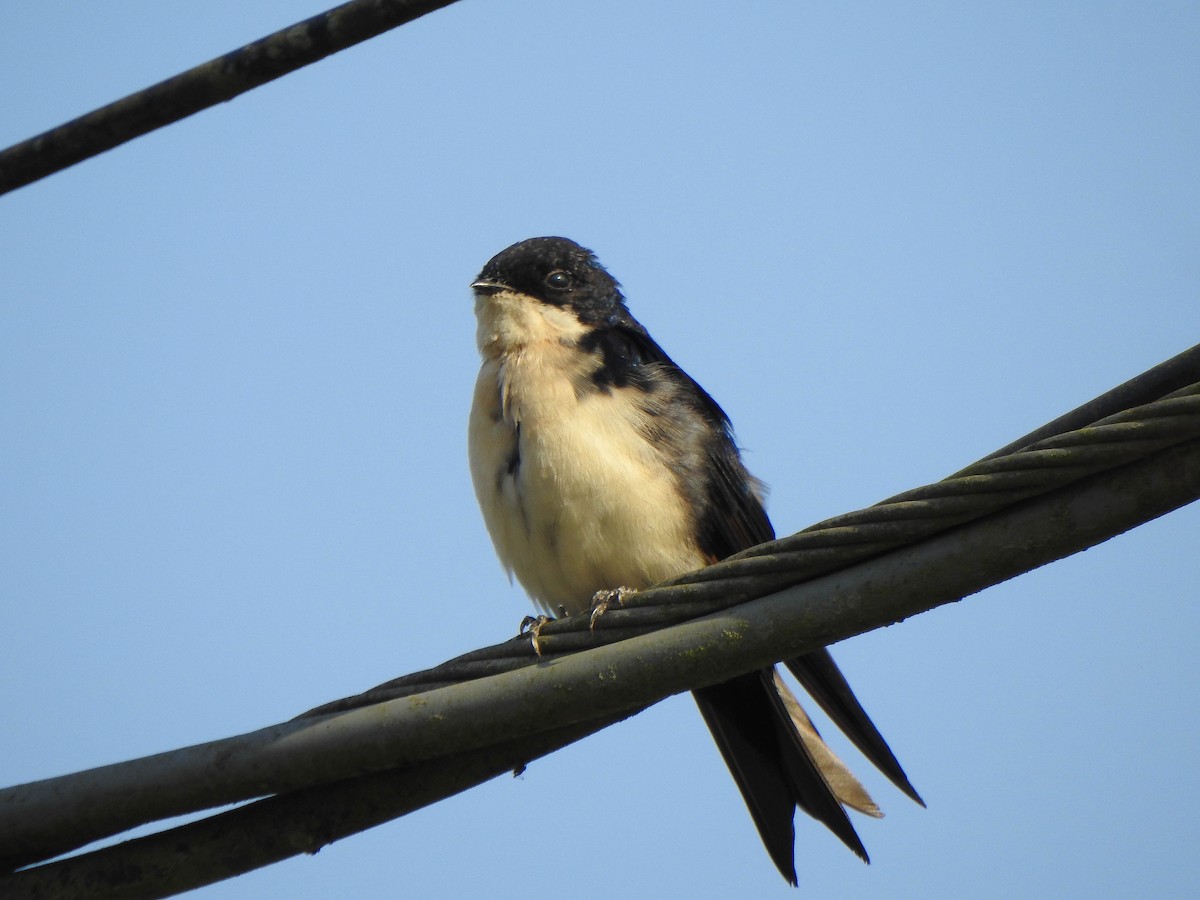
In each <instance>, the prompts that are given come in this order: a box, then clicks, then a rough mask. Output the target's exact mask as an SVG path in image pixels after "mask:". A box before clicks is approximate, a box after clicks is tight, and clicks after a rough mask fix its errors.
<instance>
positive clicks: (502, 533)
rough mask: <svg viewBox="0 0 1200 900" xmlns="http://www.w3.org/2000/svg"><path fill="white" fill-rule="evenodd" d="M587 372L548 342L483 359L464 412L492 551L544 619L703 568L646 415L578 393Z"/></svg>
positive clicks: (618, 395)
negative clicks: (618, 590) (600, 596)
mask: <svg viewBox="0 0 1200 900" xmlns="http://www.w3.org/2000/svg"><path fill="white" fill-rule="evenodd" d="M587 366H588V359H587V357H586V356H583V355H581V354H580V353H579V351H578V350H577V349H576V348H573V347H569V346H566V345H563V344H557V343H551V344H544V345H541V346H539V347H537V348H526V349H525V350H523V351H522V352H520V353H514V354H511V355H508V356H506V357H504V358H503V361H500V360H498V359H489V360H487V361H485V363H484V365H483V368H482V370H481V371H480V373H479V379H478V381H477V383H476V387H475V398H474V403H473V406H472V411H471V423H470V431H469V444H470V453H471V474H472V478H473V480H474V483H475V492H476V495H477V497H478V499H479V504H480V507H481V509H482V510H483V516H484V521H485V522H486V524H487V527H488V531H489V532H490V533H491V536H492V540H493V542H494V543H495V546H496V552H497V554H498V555H499V556H500V560H501V562H502V563H503V564H504V565H505V566H506V567H507V568H508V569H509V571H510V572H512V573H513V574H515V575H516V577H517V579H518V580H519V581H520V582H521V584H522V585H523V586H524V587H525V589H526V590H527V591H528V592H529V594H530V596H531V597H532V598H533V599H534V600H535V601H536V602H537V603H538V604H539V605H541V606H542V607H543V608H545V609H546V610H547V611H550V612H554V613H556V612H557V611H558V607H560V606H562V607H564V608H565V609H566V610H567V611H568V612H579V611H582V610H584V609H587V608H588V605H589V604H590V602H591V598H592V596H593V595H594V594H595V592H596V591H598V590H602V589H605V588H615V587H632V588H642V587H648V586H649V585H651V584H654V583H656V582H659V581H662V580H665V579H667V578H671V577H674V576H676V575H679V574H682V573H683V572H686V571H689V570H691V569H694V568H698V567H699V566H700V565H702V564H703V562H704V560H703V558H702V557H701V555H700V553H699V551H698V550H697V549H696V546H695V540H694V536H693V535H694V527H695V526H694V522H693V520H692V517H691V513H690V511H689V509H688V507H687V503H686V501H685V500H684V498H683V496H682V495H681V493H680V491H679V489H678V485H677V482H676V478H677V476H676V475H675V473H673V472H672V470H671V469H670V468H668V467H667V466H666V464H665V463H664V461H663V458H662V456H661V453H660V452H659V451H658V450H656V449H655V445H654V444H653V443H652V442H650V441H649V440H647V438H646V436H645V435H646V433H647V431H649V430H650V429H648V428H647V424H648V423H647V421H646V420H647V417H649V416H651V415H652V413H651V412H649V411H647V408H646V407H645V405H644V404H642V403H639V402H638V400H639V398H638V396H637V395H638V392H637V391H636V390H635V389H628V390H626V391H622V390H619V389H618V390H613V391H609V392H605V391H598V390H582V391H581V390H579V385H580V384H582V383H584V382H586V379H587V374H586V372H585V371H583V370H584V369H586V368H587Z"/></svg>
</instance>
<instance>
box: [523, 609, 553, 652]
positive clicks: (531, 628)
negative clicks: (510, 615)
mask: <svg viewBox="0 0 1200 900" xmlns="http://www.w3.org/2000/svg"><path fill="white" fill-rule="evenodd" d="M553 621H554V616H526V617H525V618H523V619H522V620H521V630H520V631H518V632H517V633H518V634H528V635H529V642H530V643H531V644H532V645H533V652H534V653H536V654H537V655H538V656H541V655H542V646H541V644H539V643H538V638H539V637H540V636H541V634H542V629H543V628H545V627H546V626H547V625H548V624H550V623H551V622H553Z"/></svg>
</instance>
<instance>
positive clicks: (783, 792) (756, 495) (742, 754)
mask: <svg viewBox="0 0 1200 900" xmlns="http://www.w3.org/2000/svg"><path fill="white" fill-rule="evenodd" d="M607 324H608V327H601V328H597V329H596V330H595V331H593V332H592V333H591V334H589V335H588V337H587V338H585V339H584V342H585V349H589V350H594V351H597V352H599V353H600V354H601V357H602V362H601V366H600V367H599V368H598V369H597V371H596V372H595V374H594V375H593V376H592V381H593V383H594V385H595V386H596V388H597V389H600V390H613V389H626V388H633V389H636V390H641V391H644V392H645V393H647V394H648V395H649V394H652V393H654V392H655V391H657V390H661V389H662V386H661V383H660V380H661V375H662V374H666V375H667V376H668V380H669V382H670V383H671V386H672V389H673V391H674V396H673V397H672V400H673V401H674V402H672V403H670V404H667V405H665V406H664V407H663V408H662V409H661V411H660V413H659V415H660V416H661V417H662V418H663V419H664V421H661V422H659V423H658V424H657V426H656V428H657V431H656V434H655V435H654V436H653V437H654V438H655V439H656V440H661V441H665V442H666V443H668V444H670V445H671V453H670V454H669V456H670V458H671V460H672V461H673V465H675V466H676V467H677V471H678V474H679V475H680V482H681V486H682V487H683V489H684V491H685V492H687V493H688V494H689V495H690V499H691V500H692V508H693V509H695V510H699V514H698V515H697V519H696V540H697V543H698V545H699V547H700V550H701V552H702V553H703V554H704V555H705V556H706V557H708V558H709V559H710V560H712V561H714V562H715V561H717V560H720V559H724V558H725V557H727V556H730V555H732V554H734V553H737V552H738V551H740V550H744V549H746V548H747V547H752V546H754V545H756V544H761V543H763V542H764V541H769V540H772V539H773V538H774V537H775V532H774V529H773V528H772V527H771V522H770V519H768V518H767V514H766V511H765V509H764V508H763V502H762V488H761V485H760V484H759V482H758V481H757V480H756V479H755V478H754V477H753V476H752V475H750V473H749V472H748V471H747V470H746V467H745V465H744V464H743V463H742V458H741V454H740V453H739V452H738V449H737V444H736V443H735V442H734V437H733V432H732V428H731V426H730V423H729V417H728V416H726V415H725V412H724V410H722V409H721V407H720V406H719V405H717V402H716V401H715V400H713V399H712V397H710V396H709V394H708V393H707V392H706V391H705V390H704V388H702V387H701V386H700V385H699V384H697V383H696V382H695V380H693V379H692V378H691V376H689V375H688V374H687V373H686V372H684V371H683V370H682V369H681V368H680V367H679V366H677V365H676V364H675V362H674V361H673V360H672V359H671V358H670V357H669V356H668V355H667V354H666V353H665V352H664V351H663V349H662V348H661V347H660V346H659V345H658V344H657V343H656V342H655V341H654V339H653V338H651V337H650V335H649V334H648V333H647V332H646V329H645V328H643V327H642V325H641V324H640V323H639V322H637V320H635V319H633V317H632V316H629V315H628V313H627V312H623V314H621V315H619V316H614V317H613V318H610V320H609V323H607ZM676 404H679V405H676ZM697 419H699V421H700V422H701V423H702V424H703V427H700V428H697V427H696V422H697ZM788 667H789V668H790V669H791V670H792V672H793V673H795V674H796V676H797V678H798V679H799V680H800V682H801V684H803V685H804V687H805V689H806V690H808V691H809V692H810V693H811V694H812V695H813V697H814V698H815V699H816V700H817V702H818V703H819V704H820V705H821V706H822V708H824V709H825V711H826V713H827V714H828V715H829V716H830V718H831V719H832V720H833V721H834V722H835V723H836V724H837V725H838V727H839V728H841V729H842V730H843V731H845V732H846V733H847V735H848V736H849V737H850V738H851V739H852V740H853V741H854V743H855V744H856V745H857V746H858V747H859V748H860V749H861V750H862V751H863V752H864V754H865V755H866V756H867V758H868V759H870V760H871V761H872V762H873V763H874V764H875V765H876V766H878V767H879V768H880V769H881V770H882V771H883V772H884V773H885V774H886V775H887V776H888V777H889V778H891V779H892V780H893V781H894V782H896V784H898V785H899V786H900V787H901V789H902V790H904V791H905V793H907V794H909V796H911V797H913V798H914V799H915V800H917V801H918V802H920V798H919V797H918V796H917V794H916V791H914V790H913V789H912V785H910V784H909V783H908V779H907V778H906V777H905V776H904V772H903V771H902V770H901V769H900V765H899V763H897V762H896V758H895V756H893V755H892V752H891V750H890V749H889V748H888V746H887V744H886V742H884V740H883V737H882V736H881V735H880V734H879V732H878V730H877V729H876V728H875V726H874V725H873V724H872V723H871V720H870V719H869V718H868V717H867V714H866V713H865V712H864V711H863V709H862V706H861V705H860V704H859V703H858V700H857V699H856V698H855V697H854V694H853V692H852V691H851V690H850V687H849V685H848V684H846V680H845V678H843V677H842V674H841V672H840V671H839V670H838V668H837V665H836V664H835V663H834V661H833V657H832V656H830V654H829V652H828V651H827V650H824V649H822V650H819V651H817V652H815V653H810V654H808V655H806V656H803V657H800V658H799V659H796V660H791V661H789V662H788ZM694 696H695V698H696V703H697V705H698V706H699V707H700V712H701V715H702V716H703V717H704V721H705V723H706V724H707V725H708V728H709V731H710V732H711V733H712V735H713V738H714V740H715V741H716V743H717V747H718V749H719V750H720V751H721V756H722V757H723V758H724V760H725V763H726V765H727V766H728V767H729V771H730V772H731V773H732V774H733V778H734V781H735V782H736V783H737V786H738V789H739V790H740V791H741V793H742V797H743V799H744V800H745V801H746V806H747V807H748V808H749V810H750V815H751V818H753V820H754V824H755V826H756V827H757V828H758V832H759V835H760V837H761V838H762V840H763V844H764V845H765V846H766V849H767V853H768V854H769V855H770V857H771V859H772V861H774V863H775V865H776V866H777V867H778V869H779V871H780V872H781V873H782V874H783V876H784V878H786V879H788V881H789V882H791V883H792V884H795V883H796V870H795V864H794V859H793V855H794V843H795V832H794V828H793V821H792V819H793V816H794V814H795V810H796V807H797V806H799V807H800V809H803V810H804V811H805V812H806V813H808V814H809V815H810V816H812V817H813V818H815V819H817V820H818V821H820V822H821V823H822V824H824V825H825V826H826V827H827V828H829V830H830V831H832V832H833V833H834V834H835V835H837V837H838V838H839V839H841V840H842V842H843V843H845V844H846V846H848V847H849V848H850V849H851V850H853V851H854V852H855V853H857V854H858V855H859V856H860V857H862V859H864V860H866V859H867V853H866V849H865V848H864V847H863V845H862V842H861V841H860V840H859V837H858V835H857V833H856V832H855V831H854V826H853V825H852V824H851V823H850V820H849V818H848V817H847V815H846V812H845V810H844V809H843V807H842V805H841V803H840V802H839V801H838V799H837V797H836V796H835V794H834V792H833V790H832V788H831V787H830V785H829V782H828V780H827V779H826V777H825V776H824V775H822V773H821V769H820V768H819V766H818V765H817V763H816V761H815V760H814V758H813V756H812V755H811V754H810V752H809V751H808V749H807V748H806V747H805V745H804V742H803V740H802V739H801V737H800V734H799V733H798V731H797V729H796V726H795V725H794V724H793V721H792V718H791V716H790V715H789V713H788V711H787V709H786V707H785V704H784V702H783V699H782V698H781V697H780V695H779V692H778V691H777V690H776V689H775V686H774V683H773V670H772V669H763V670H761V671H758V672H751V673H749V674H746V675H743V676H740V677H738V678H734V679H732V680H731V681H727V682H724V683H722V684H718V685H713V686H712V687H707V688H702V689H700V690H698V691H695V692H694Z"/></svg>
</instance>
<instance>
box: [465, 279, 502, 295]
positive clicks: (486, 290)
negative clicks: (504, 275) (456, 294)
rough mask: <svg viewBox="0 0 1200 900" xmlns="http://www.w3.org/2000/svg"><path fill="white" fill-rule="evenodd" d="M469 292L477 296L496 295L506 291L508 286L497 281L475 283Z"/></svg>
mask: <svg viewBox="0 0 1200 900" xmlns="http://www.w3.org/2000/svg"><path fill="white" fill-rule="evenodd" d="M471 290H473V291H474V292H475V293H477V294H498V293H500V292H501V291H505V290H508V285H504V284H501V283H500V282H498V281H476V282H475V283H474V284H472V285H471Z"/></svg>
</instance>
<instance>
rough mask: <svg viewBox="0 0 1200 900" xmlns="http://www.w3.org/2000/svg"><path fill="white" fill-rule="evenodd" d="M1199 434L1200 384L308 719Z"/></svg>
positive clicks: (477, 669) (491, 667)
mask: <svg viewBox="0 0 1200 900" xmlns="http://www.w3.org/2000/svg"><path fill="white" fill-rule="evenodd" d="M1197 436H1200V382H1195V383H1192V384H1189V385H1186V386H1185V387H1183V388H1180V389H1178V390H1175V391H1173V392H1172V393H1170V394H1168V395H1167V396H1166V397H1163V398H1162V399H1160V400H1155V401H1152V402H1150V403H1145V404H1142V405H1140V406H1137V407H1134V408H1132V409H1126V410H1121V411H1120V412H1117V413H1112V414H1109V415H1106V416H1104V417H1103V418H1101V419H1099V420H1097V421H1095V422H1092V423H1091V424H1087V425H1084V426H1083V427H1079V428H1075V429H1073V430H1070V431H1066V432H1063V433H1060V434H1055V435H1052V436H1049V437H1045V438H1042V439H1040V440H1037V441H1035V442H1034V443H1031V444H1029V445H1028V446H1025V447H1022V448H1020V449H1017V450H1014V451H1012V452H1009V453H1007V454H1005V455H1003V456H992V457H987V458H985V459H983V460H980V461H979V462H977V463H974V464H972V465H970V466H968V467H967V468H965V469H963V470H961V471H960V472H958V473H956V474H954V475H952V476H950V477H949V478H946V479H944V480H942V481H938V482H934V483H933V484H928V485H924V486H922V487H918V488H914V489H912V490H908V491H904V492H903V493H900V494H897V495H895V496H894V497H890V498H888V499H887V500H884V501H881V502H880V503H877V504H875V505H874V506H869V507H866V508H865V509H860V510H857V511H855V512H850V513H845V514H843V515H839V516H834V517H833V518H830V519H826V520H824V521H823V522H819V523H817V524H816V525H812V526H810V527H808V528H805V529H803V530H802V531H799V532H797V533H795V534H793V535H790V536H788V537H785V538H780V539H778V540H775V541H771V542H769V543H766V544H760V545H758V546H756V547H752V548H750V549H748V550H745V551H743V552H742V553H739V554H737V555H735V556H732V557H730V558H729V559H727V560H723V561H722V562H719V563H715V564H714V565H711V566H708V567H707V568H704V569H699V570H697V571H695V572H690V573H688V574H687V575H684V576H682V577H680V578H677V579H675V580H674V581H671V582H667V583H666V584H664V585H662V586H659V587H654V588H649V589H647V590H644V591H639V592H636V593H633V594H630V595H627V596H626V597H625V598H624V599H623V601H622V603H621V605H620V606H619V607H617V608H614V609H610V610H608V611H606V612H605V613H604V614H603V615H602V616H599V617H598V618H595V619H593V618H592V617H591V616H590V615H587V614H584V615H576V616H570V617H566V618H562V619H557V620H553V621H550V622H548V623H546V624H544V625H543V626H542V627H540V629H538V631H537V633H536V636H535V637H533V638H531V637H530V636H529V635H518V636H517V637H514V638H511V639H510V640H508V641H505V642H503V643H501V644H496V645H494V646H492V647H485V648H482V649H480V650H475V651H473V652H471V653H467V654H464V655H462V656H459V657H456V658H454V659H452V660H449V661H447V662H445V663H442V664H441V665H439V666H436V667H434V668H432V669H427V670H424V671H422V672H415V673H413V674H411V675H405V676H402V677H400V678H396V679H393V680H391V681H388V682H385V683H384V684H381V685H378V686H377V687H374V688H371V689H370V690H368V691H365V692H363V693H361V694H358V695H355V696H353V697H347V698H344V699H342V700H336V701H333V702H332V703H327V704H324V705H323V706H319V707H317V708H316V709H313V710H310V711H309V712H307V713H304V714H303V715H302V716H300V717H299V718H308V717H312V716H318V715H323V714H326V713H333V712H341V711H345V710H348V709H355V708H359V707H362V706H369V705H371V704H373V703H381V702H384V701H387V700H391V699H395V698H398V697H404V696H409V695H411V694H416V693H421V692H423V691H428V690H433V689H435V688H438V687H444V686H447V685H450V684H457V683H460V682H463V681H469V680H472V679H475V678H484V677H487V676H489V675H496V674H500V673H502V672H509V671H513V670H514V669H519V668H522V667H524V666H528V665H533V664H534V663H537V662H543V661H546V660H551V659H554V658H557V657H561V656H565V655H568V654H571V653H576V652H579V651H581V650H585V649H589V648H592V647H597V646H601V645H604V644H610V643H614V642H616V641H620V640H625V639H627V638H630V637H634V636H637V635H640V634H645V633H647V632H650V631H654V630H656V629H657V628H661V627H665V626H668V625H674V624H679V623H681V622H685V621H688V620H690V619H695V618H698V617H700V616H704V615H708V614H710V613H713V612H718V611H720V610H723V609H728V608H730V607H732V606H736V605H738V604H740V603H744V602H746V601H748V600H751V599H755V598H757V597H761V596H765V595H767V594H771V593H775V592H776V591H779V590H782V589H784V588H787V587H791V586H793V585H796V584H799V583H801V582H803V581H808V580H810V579H813V578H816V577H818V576H821V575H826V574H828V573H830V572H832V571H836V570H837V569H841V568H846V567H848V566H851V565H854V564H856V563H859V562H862V561H863V560H866V559H869V558H871V557H874V556H878V555H880V554H883V553H886V552H888V551H891V550H895V549H897V548H898V547H901V546H903V545H905V544H910V543H916V542H918V541H921V540H924V539H926V538H929V537H932V536H933V535H935V534H938V533H939V532H942V531H946V530H948V529H950V528H954V527H957V526H959V525H962V524H964V523H966V522H970V521H972V520H974V519H979V518H983V517H985V516H988V515H991V514H993V513H995V512H997V511H999V510H1001V509H1004V508H1006V507H1009V506H1012V505H1014V504H1016V503H1020V502H1021V501H1024V500H1028V499H1030V498H1032V497H1036V496H1039V495H1041V494H1046V493H1049V492H1051V491H1054V490H1057V489H1059V488H1062V487H1064V486H1065V485H1068V484H1071V483H1072V482H1075V481H1078V480H1080V479H1082V478H1086V477H1088V476H1091V475H1096V474H1098V473H1101V472H1104V471H1107V470H1111V469H1115V468H1119V467H1121V466H1123V465H1127V464H1128V463H1130V462H1133V461H1135V460H1138V459H1142V458H1144V457H1147V456H1150V455H1152V454H1154V453H1157V452H1159V451H1161V450H1164V449H1166V448H1168V447H1171V446H1174V445H1176V444H1179V443H1182V442H1184V441H1187V440H1190V439H1192V438H1195V437H1197Z"/></svg>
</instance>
